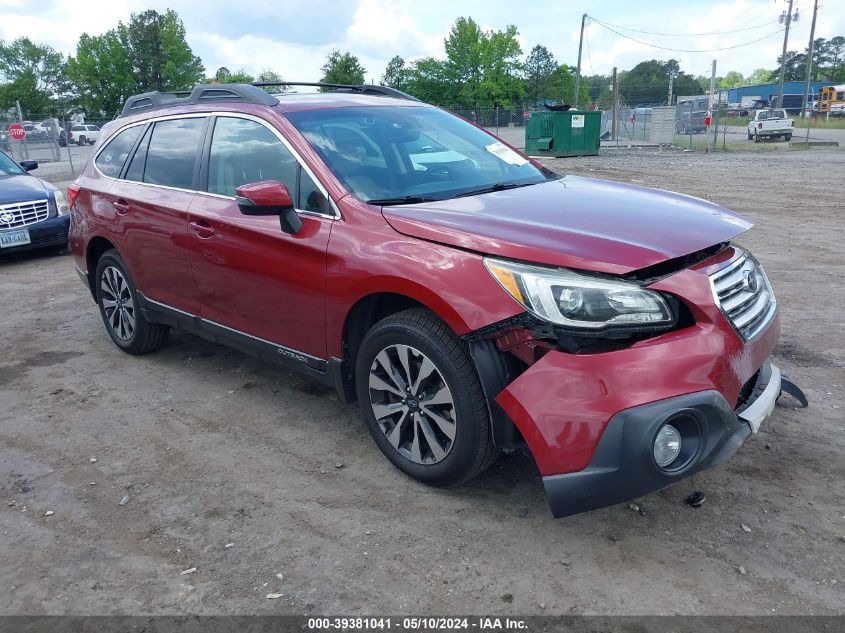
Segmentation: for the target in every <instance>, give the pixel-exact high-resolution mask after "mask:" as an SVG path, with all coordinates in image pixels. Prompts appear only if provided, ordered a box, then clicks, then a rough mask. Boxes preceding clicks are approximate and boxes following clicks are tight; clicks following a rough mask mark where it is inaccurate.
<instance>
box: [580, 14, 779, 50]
mask: <svg viewBox="0 0 845 633" xmlns="http://www.w3.org/2000/svg"><path fill="white" fill-rule="evenodd" d="M592 20H593V22H595V23H596V24H598V25H600V26H603V27H604V28H606V29H607V30H608V31H611V32H613V33H616V34H617V35H618V36H619V37H624V38H625V39H628V40H631V41H632V42H636V43H637V44H642V45H643V46H650V47H651V48H659V49H660V50H664V51H672V52H675V53H717V52H719V51H729V50H732V49H734V48H742V47H743V46H749V45H751V44H756V43H757V42H761V41H763V40H765V39H766V38H769V37H772V36H773V35H777V34H778V33H783V31H784V29H778V30H777V31H772V32H771V33H768V34H766V35H764V36H763V37H758V38H757V39H756V40H751V41H750V42H743V43H742V44H736V45H735V46H725V47H723V48H702V49H689V48H672V47H669V46H660V45H659V44H652V43H651V42H644V41H643V40H638V39H637V38H635V37H631V36H630V35H625V34H624V33H620V32H619V31H617V30H616V29H613V28H611V27H609V26H608V25H607V24H605V23H604V22H601V21H599V20H596V19H595V18H592Z"/></svg>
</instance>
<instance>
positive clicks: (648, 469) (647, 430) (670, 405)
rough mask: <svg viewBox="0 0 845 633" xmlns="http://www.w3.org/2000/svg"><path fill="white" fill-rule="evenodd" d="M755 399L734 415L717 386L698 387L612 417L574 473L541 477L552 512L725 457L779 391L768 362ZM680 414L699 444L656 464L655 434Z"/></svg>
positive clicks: (660, 483)
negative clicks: (674, 462)
mask: <svg viewBox="0 0 845 633" xmlns="http://www.w3.org/2000/svg"><path fill="white" fill-rule="evenodd" d="M755 394H756V399H755V400H754V401H753V402H752V403H751V404H749V406H747V407H746V408H745V409H744V410H743V411H742V412H740V413H739V414H737V413H735V412H734V411H733V409H731V407H730V405H728V402H727V401H726V400H725V398H724V396H723V395H722V394H721V393H719V392H718V391H703V392H700V393H692V394H687V395H683V396H676V397H674V398H669V399H667V400H662V401H660V402H652V403H649V404H644V405H641V406H638V407H634V408H632V409H628V410H626V411H622V412H620V413H618V414H617V415H615V416H613V418H612V419H611V421H610V423H609V424H608V425H607V428H606V429H605V432H604V434H603V435H602V438H601V441H600V442H599V444H598V447H597V449H596V452H595V453H594V455H593V458H592V460H591V461H590V464H589V465H588V466H587V468H585V469H584V470H581V471H579V472H575V473H567V474H562V475H552V476H548V477H544V478H543V485H544V487H545V490H546V496H547V497H548V500H549V505H550V507H551V510H552V514H553V515H554V516H555V517H562V516H569V515H572V514H577V513H579V512H585V511H588V510H594V509H596V508H601V507H605V506H609V505H613V504H616V503H621V502H623V501H628V500H630V499H633V498H636V497H640V496H642V495H645V494H648V493H651V492H654V491H656V490H660V489H661V488H665V487H666V486H670V485H672V484H673V483H675V482H676V481H679V480H680V479H683V478H685V477H689V476H690V475H693V474H695V473H697V472H699V471H701V470H703V469H705V468H709V467H710V466H715V465H716V464H720V463H722V462H724V461H725V460H727V459H728V458H729V457H730V456H731V455H733V454H734V452H736V450H737V449H738V448H739V447H740V446H741V445H742V444H743V443H744V442H745V441H746V440H747V439H748V438H749V437H750V436H751V435H752V433H754V432H756V430H757V429H759V427H760V423H762V421H763V420H764V419H765V418H766V417H768V416H769V415H770V414H771V412H772V409H774V406H775V401H776V400H777V397H778V395H779V394H780V371H779V370H778V368H777V367H775V366H774V365H772V364H771V363H769V362H766V364H765V365H764V366H763V367H762V368H761V370H760V377H759V379H758V382H757V388H756V389H755ZM681 416H682V417H684V418H685V419H687V420H694V423H689V422H688V423H687V424H688V428H695V429H696V431H695V433H697V437H695V438H689V437H684V440H683V441H685V442H686V441H695V442H697V444H698V446H697V448H696V450H695V453H694V455H693V456H692V457H690V458H689V459H687V460H685V465H684V466H683V467H681V468H678V469H676V470H663V469H661V468H659V467H658V466H657V465H656V464H655V462H654V458H653V455H652V449H653V446H654V439H655V437H656V435H657V432H658V430H659V429H660V427H661V426H663V424H665V423H666V422H670V423H671V422H672V421H673V420H676V419H679V417H681Z"/></svg>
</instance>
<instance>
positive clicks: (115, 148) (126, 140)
mask: <svg viewBox="0 0 845 633" xmlns="http://www.w3.org/2000/svg"><path fill="white" fill-rule="evenodd" d="M143 129H144V126H143V125H136V126H134V127H130V128H126V129H125V130H123V131H122V132H120V133H119V134H118V135H117V136H115V137H114V138H113V139H112V140H110V141H109V142H108V144H107V145H106V146H105V147H104V148H103V151H102V152H100V153H99V154H98V155H97V158H96V160H95V161H94V164H95V165H97V168H98V169H99V170H100V171H101V172H103V173H104V174H105V175H106V176H110V177H112V178H117V177H118V176H120V172H121V170H122V169H123V163H125V162H126V157H127V156H129V152H131V151H132V146H133V145H135V141H137V140H138V136H139V135H140V134H141V130H143Z"/></svg>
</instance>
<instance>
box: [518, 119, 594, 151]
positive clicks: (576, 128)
mask: <svg viewBox="0 0 845 633" xmlns="http://www.w3.org/2000/svg"><path fill="white" fill-rule="evenodd" d="M600 136H601V112H598V111H596V112H588V111H585V110H558V111H555V110H541V111H539V112H532V113H531V118H530V119H528V121H527V123H526V125H525V153H526V154H528V155H529V156H555V157H560V156H595V155H596V154H598V153H599V145H600V140H599V138H600Z"/></svg>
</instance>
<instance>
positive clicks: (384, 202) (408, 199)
mask: <svg viewBox="0 0 845 633" xmlns="http://www.w3.org/2000/svg"><path fill="white" fill-rule="evenodd" d="M438 200H440V198H432V197H431V196H403V197H401V198H375V199H373V200H367V204H375V205H378V206H380V207H390V206H394V205H397V204H417V203H419V202H437V201H438Z"/></svg>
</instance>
